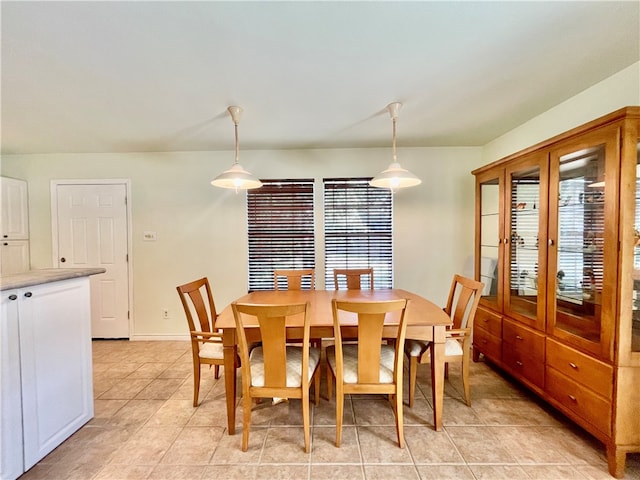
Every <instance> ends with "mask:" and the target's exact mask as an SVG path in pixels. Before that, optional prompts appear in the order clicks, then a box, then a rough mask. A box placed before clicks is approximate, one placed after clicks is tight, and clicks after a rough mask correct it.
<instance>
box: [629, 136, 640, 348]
mask: <svg viewBox="0 0 640 480" xmlns="http://www.w3.org/2000/svg"><path fill="white" fill-rule="evenodd" d="M635 186H636V188H635V223H634V234H635V247H634V249H633V250H634V252H633V294H632V298H633V307H632V308H633V313H632V323H631V351H632V352H640V141H639V142H638V148H637V154H636V181H635Z"/></svg>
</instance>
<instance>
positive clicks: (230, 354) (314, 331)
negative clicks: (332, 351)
mask: <svg viewBox="0 0 640 480" xmlns="http://www.w3.org/2000/svg"><path fill="white" fill-rule="evenodd" d="M334 298H336V299H338V300H348V301H379V300H394V299H401V298H406V299H407V300H409V302H408V304H407V309H406V313H405V315H406V317H407V338H412V339H416V340H427V341H430V342H431V389H432V399H433V422H434V427H435V429H436V430H441V429H442V408H443V397H444V364H445V362H444V345H445V332H446V328H447V326H450V325H451V319H450V318H449V316H448V315H447V314H446V313H445V312H444V311H443V310H442V308H441V307H439V306H437V305H436V304H434V303H433V302H431V301H429V300H427V299H426V298H424V297H421V296H420V295H417V294H415V293H411V292H408V291H406V290H401V289H387V290H338V291H335V290H273V291H258V292H251V293H249V294H247V295H244V296H242V297H240V298H238V299H237V300H236V302H237V303H251V304H268V305H273V304H294V303H305V302H310V304H311V338H333V314H332V311H331V300H332V299H334ZM340 322H341V323H340V325H341V330H342V335H343V337H349V336H350V333H349V330H350V329H351V331H352V332H353V331H354V330H355V328H356V327H355V325H356V319H355V318H353V319H349V318H348V317H347V318H344V319H342V318H341V321H340ZM248 325H249V326H250V325H251V323H248ZM216 327H217V328H220V329H222V331H223V345H224V378H225V394H226V400H227V423H228V428H229V435H233V434H234V433H235V418H236V392H237V390H236V364H237V360H236V359H237V340H236V324H235V319H234V317H233V311H232V309H231V305H228V306H227V307H226V308H225V309H224V310H223V311H222V312H221V313H220V315H219V316H218V319H217V321H216ZM246 327H247V325H245V331H246V334H247V341H248V342H255V341H259V340H260V331H259V328H257V325H256V328H255V329H254V328H246ZM302 327H303V320H302V316H299V317H298V318H295V317H293V318H291V319H287V338H290V339H292V340H294V339H301V338H302V331H303V328H302ZM397 327H398V318H394V317H393V316H391V315H389V316H388V318H387V319H386V320H385V328H384V336H385V337H386V338H395V337H396V333H397ZM351 336H353V337H355V335H353V333H352V334H351Z"/></svg>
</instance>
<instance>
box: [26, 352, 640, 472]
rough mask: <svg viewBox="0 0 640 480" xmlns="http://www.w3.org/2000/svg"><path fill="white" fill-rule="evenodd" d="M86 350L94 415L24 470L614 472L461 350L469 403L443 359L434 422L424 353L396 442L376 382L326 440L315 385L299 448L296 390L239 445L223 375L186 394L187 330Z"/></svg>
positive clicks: (257, 420) (638, 466)
mask: <svg viewBox="0 0 640 480" xmlns="http://www.w3.org/2000/svg"><path fill="white" fill-rule="evenodd" d="M93 360H94V392H95V417H94V418H93V419H92V420H91V421H90V422H89V423H88V424H86V425H85V426H84V427H83V428H81V429H80V430H79V431H78V432H76V433H75V434H74V435H73V436H72V437H71V438H69V439H68V440H67V441H66V442H64V443H63V444H62V445H60V446H59V447H58V448H56V449H55V450H54V451H53V452H51V453H50V454H49V455H48V456H47V457H45V458H44V459H43V460H42V461H41V462H40V463H38V464H37V465H36V466H35V467H33V468H32V469H31V470H30V471H29V472H27V473H25V474H24V475H23V476H22V477H21V479H22V480H36V479H52V480H64V479H77V480H84V479H87V480H88V479H96V480H97V479H108V480H117V479H155V480H159V479H171V480H175V479H183V480H186V479H198V480H206V479H236V478H237V479H243V480H248V479H331V480H337V479H349V480H354V479H367V480H373V479H400V478H401V479H553V480H559V479H611V478H612V477H610V476H609V474H608V472H607V467H606V460H605V451H604V447H603V445H602V444H601V443H600V442H598V441H597V440H595V439H594V438H593V437H591V436H590V435H589V434H587V433H586V432H584V431H583V430H581V429H580V428H578V427H576V426H575V425H574V424H572V423H571V422H569V421H568V420H566V419H565V418H564V417H563V416H562V415H560V414H558V413H557V412H555V411H554V410H552V409H551V408H550V407H548V406H546V405H545V404H544V403H541V402H539V401H538V400H537V399H536V398H535V397H534V396H532V395H530V394H529V393H527V391H526V390H524V389H521V388H520V387H518V385H517V384H515V383H512V382H510V381H509V380H508V379H507V378H505V377H503V376H502V375H501V374H500V373H498V372H497V371H495V370H494V369H492V368H491V367H489V366H488V365H486V364H484V363H482V362H480V363H476V364H472V369H471V378H472V387H471V394H472V402H473V403H472V406H471V407H467V406H466V405H465V404H464V403H463V401H462V396H461V385H460V377H459V370H457V367H456V366H454V365H452V366H451V372H450V377H449V380H447V381H446V384H445V408H444V425H445V428H444V431H441V432H436V431H434V430H433V420H432V407H431V400H430V398H431V394H430V380H429V376H430V374H429V367H428V365H424V366H421V367H420V372H419V378H418V381H419V387H420V389H419V392H418V394H417V398H416V403H415V406H414V408H409V407H408V406H407V405H405V409H404V412H405V438H406V446H405V448H403V449H400V448H398V446H397V443H396V437H395V427H394V425H395V424H394V418H393V413H392V410H391V408H390V406H389V404H388V403H387V402H386V400H385V398H384V397H382V396H379V397H376V396H357V397H354V398H352V399H349V400H348V401H347V402H346V403H345V419H344V425H345V426H344V431H343V437H342V438H343V439H342V447H341V448H336V447H335V444H334V441H335V403H334V402H328V401H327V400H326V399H325V398H322V400H321V402H320V405H319V406H317V407H313V404H312V409H313V410H312V412H313V416H312V422H313V424H312V446H311V453H309V454H305V453H304V450H303V433H302V426H301V423H302V419H301V409H300V401H299V400H291V401H290V402H285V403H281V404H278V405H275V406H273V405H271V402H263V403H262V404H260V405H258V406H257V407H256V408H255V409H254V411H253V414H252V415H253V417H252V420H253V425H252V429H251V435H250V442H249V450H248V451H247V452H246V453H243V452H242V451H241V450H240V442H241V435H240V432H241V431H242V424H241V419H242V414H241V408H239V409H238V410H239V411H238V412H237V416H236V435H234V436H229V435H228V434H227V429H226V423H227V420H226V410H225V399H224V379H223V378H221V379H219V380H217V381H215V380H214V379H213V374H212V371H209V370H208V369H207V370H206V371H204V372H203V380H202V386H201V391H200V400H201V403H200V406H199V407H197V408H193V406H192V395H193V390H192V389H193V378H192V371H191V370H192V366H191V365H192V364H191V351H190V345H189V343H188V342H175V341H171V342H160V341H157V342H142V341H140V342H128V341H94V342H93ZM238 374H239V372H238ZM323 375H324V372H323ZM405 378H406V376H405ZM325 382H326V379H324V378H323V392H322V393H323V395H324V396H326V384H325ZM405 391H406V389H405ZM625 478H627V479H635V480H638V479H640V455H639V454H632V455H628V456H627V469H626V477H625Z"/></svg>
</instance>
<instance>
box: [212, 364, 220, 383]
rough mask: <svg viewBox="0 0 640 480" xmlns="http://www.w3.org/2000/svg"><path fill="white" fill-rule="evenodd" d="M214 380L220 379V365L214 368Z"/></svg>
mask: <svg viewBox="0 0 640 480" xmlns="http://www.w3.org/2000/svg"><path fill="white" fill-rule="evenodd" d="M213 378H215V379H216V380H217V379H219V378H220V365H214V366H213Z"/></svg>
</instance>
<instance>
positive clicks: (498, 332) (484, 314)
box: [473, 307, 502, 338]
mask: <svg viewBox="0 0 640 480" xmlns="http://www.w3.org/2000/svg"><path fill="white" fill-rule="evenodd" d="M473 326H474V328H477V329H482V330H485V331H486V332H488V333H490V334H491V335H494V336H496V337H498V338H500V337H501V336H502V317H501V316H500V315H498V314H496V313H493V312H490V311H489V310H484V309H482V308H480V307H478V308H477V310H476V316H475V319H474V321H473Z"/></svg>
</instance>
